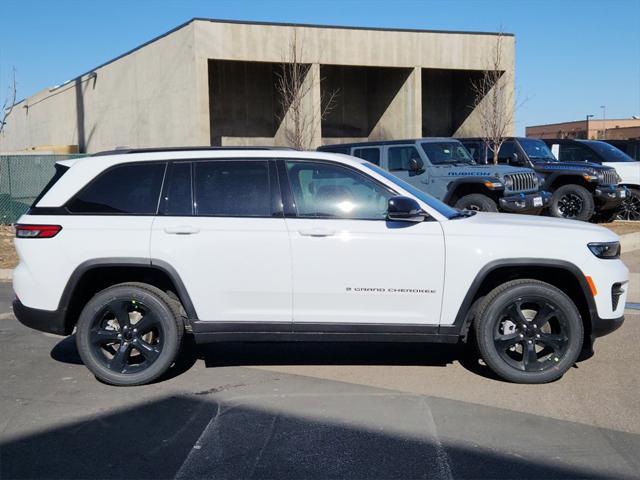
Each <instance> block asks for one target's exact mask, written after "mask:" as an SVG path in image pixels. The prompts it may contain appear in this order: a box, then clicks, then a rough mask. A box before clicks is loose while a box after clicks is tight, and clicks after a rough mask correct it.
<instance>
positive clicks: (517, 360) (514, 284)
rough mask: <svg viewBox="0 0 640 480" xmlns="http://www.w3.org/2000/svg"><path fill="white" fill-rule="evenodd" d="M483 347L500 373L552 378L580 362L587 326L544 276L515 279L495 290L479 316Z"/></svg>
mask: <svg viewBox="0 0 640 480" xmlns="http://www.w3.org/2000/svg"><path fill="white" fill-rule="evenodd" d="M474 331H475V336H476V342H477V345H478V350H479V351H480V355H481V356H482V359H483V360H484V361H485V363H486V364H487V366H488V367H489V368H491V370H493V371H494V372H495V373H496V374H497V375H498V376H500V377H501V378H503V379H505V380H508V381H510V382H515V383H547V382H552V381H554V380H557V379H558V378H560V377H561V376H562V375H564V373H565V372H566V371H567V370H568V369H569V368H571V366H572V365H573V364H574V363H575V362H576V360H577V359H578V356H579V355H580V351H581V348H582V342H583V336H584V326H583V323H582V319H581V317H580V313H579V312H578V310H577V308H576V306H575V305H574V303H573V302H572V301H571V299H570V298H569V297H567V295H565V294H564V293H563V292H562V291H561V290H559V289H558V288H556V287H554V286H552V285H549V284H548V283H544V282H541V281H538V280H513V281H510V282H507V283H505V284H503V285H501V286H499V287H497V288H495V289H494V290H493V291H491V292H490V293H489V294H488V295H487V296H486V297H485V299H484V300H483V301H482V303H481V304H480V306H479V308H478V315H477V317H476V320H475V321H474Z"/></svg>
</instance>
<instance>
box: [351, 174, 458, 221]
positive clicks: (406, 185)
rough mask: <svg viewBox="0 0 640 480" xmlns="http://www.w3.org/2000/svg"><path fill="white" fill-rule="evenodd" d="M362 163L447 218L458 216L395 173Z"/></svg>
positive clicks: (454, 210) (456, 212)
mask: <svg viewBox="0 0 640 480" xmlns="http://www.w3.org/2000/svg"><path fill="white" fill-rule="evenodd" d="M362 165H363V166H365V167H367V168H368V169H369V170H373V171H374V172H376V173H378V174H380V175H382V176H383V177H384V178H386V179H387V180H390V181H391V182H393V183H394V184H396V185H397V186H399V187H400V188H402V189H403V190H406V191H407V192H409V193H411V195H413V196H414V197H416V198H417V199H418V200H420V201H422V202H424V203H426V204H427V205H429V206H430V207H431V208H433V209H434V210H437V211H438V213H440V214H442V215H444V216H445V217H447V218H448V219H451V218H456V217H459V216H460V211H458V210H456V209H455V208H452V207H450V206H449V205H447V204H445V203H442V202H441V201H440V200H438V199H437V198H435V197H432V196H431V195H429V194H428V193H426V192H423V191H422V190H418V189H417V188H416V187H414V186H413V185H411V184H410V183H407V182H405V181H404V180H400V179H399V178H398V177H396V176H395V175H392V174H391V173H389V172H387V171H386V170H383V169H382V168H380V167H378V166H376V165H374V164H372V163H369V162H364V163H362Z"/></svg>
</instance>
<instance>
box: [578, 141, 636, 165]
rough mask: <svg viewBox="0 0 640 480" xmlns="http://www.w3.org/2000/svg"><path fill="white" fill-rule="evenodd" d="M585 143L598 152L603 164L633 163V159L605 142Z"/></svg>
mask: <svg viewBox="0 0 640 480" xmlns="http://www.w3.org/2000/svg"><path fill="white" fill-rule="evenodd" d="M585 143H586V144H587V145H589V147H591V148H592V149H594V150H595V151H596V152H598V153H599V154H600V155H601V156H602V159H603V161H605V162H633V158H631V157H630V156H629V155H627V154H626V153H624V152H623V151H622V150H620V149H619V148H616V147H614V146H613V145H609V144H608V143H606V142H598V141H589V142H585Z"/></svg>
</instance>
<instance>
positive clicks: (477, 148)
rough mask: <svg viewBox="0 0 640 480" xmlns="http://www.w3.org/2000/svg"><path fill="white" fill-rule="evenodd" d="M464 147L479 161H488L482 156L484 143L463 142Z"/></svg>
mask: <svg viewBox="0 0 640 480" xmlns="http://www.w3.org/2000/svg"><path fill="white" fill-rule="evenodd" d="M462 144H463V145H464V147H465V148H466V149H467V150H468V151H469V153H470V154H471V157H472V158H473V160H474V161H476V162H478V163H487V162H485V159H484V158H482V144H481V143H480V142H463V143H462Z"/></svg>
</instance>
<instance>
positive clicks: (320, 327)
mask: <svg viewBox="0 0 640 480" xmlns="http://www.w3.org/2000/svg"><path fill="white" fill-rule="evenodd" d="M191 326H192V328H193V336H194V338H195V341H196V343H199V344H202V343H211V342H427V343H457V342H458V340H459V338H460V337H459V336H458V335H456V334H442V333H438V326H437V325H395V324H354V323H325V324H322V323H303V324H294V323H291V322H279V323H263V322H208V321H202V320H195V321H192V322H191Z"/></svg>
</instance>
